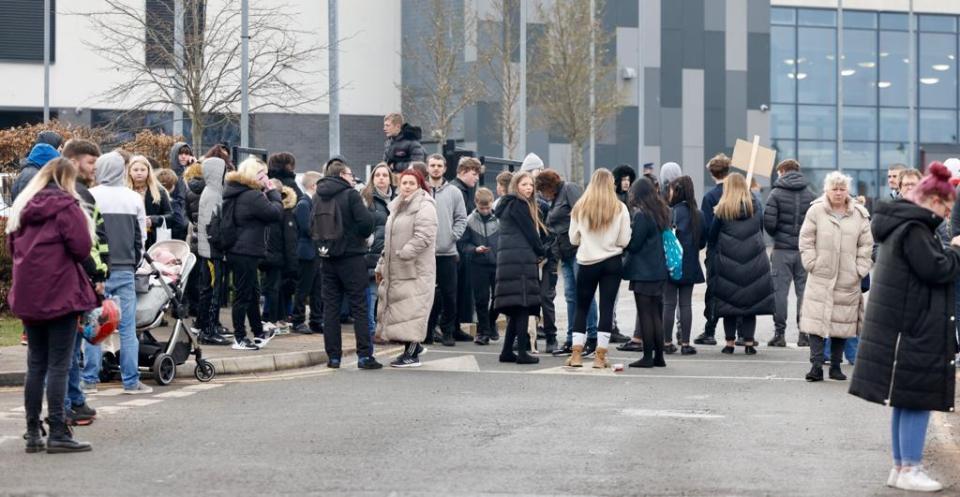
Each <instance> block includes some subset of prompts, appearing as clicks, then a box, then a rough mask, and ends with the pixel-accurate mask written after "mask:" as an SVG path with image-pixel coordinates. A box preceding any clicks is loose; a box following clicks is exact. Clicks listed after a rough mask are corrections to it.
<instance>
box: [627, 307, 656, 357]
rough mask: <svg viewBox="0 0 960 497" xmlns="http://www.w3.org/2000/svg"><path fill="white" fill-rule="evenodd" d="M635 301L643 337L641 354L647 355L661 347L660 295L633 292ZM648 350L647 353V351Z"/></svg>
mask: <svg viewBox="0 0 960 497" xmlns="http://www.w3.org/2000/svg"><path fill="white" fill-rule="evenodd" d="M633 299H634V301H635V302H636V303H637V323H638V325H639V328H640V329H639V330H637V331H639V332H640V337H641V338H642V339H643V354H644V355H645V356H649V355H650V354H652V353H653V352H655V351H657V350H659V349H662V347H663V320H662V314H661V312H662V310H661V308H662V305H663V304H662V301H663V298H662V297H651V296H649V295H642V294H639V293H634V294H633ZM648 352H649V353H648Z"/></svg>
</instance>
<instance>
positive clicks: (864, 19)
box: [843, 10, 877, 29]
mask: <svg viewBox="0 0 960 497" xmlns="http://www.w3.org/2000/svg"><path fill="white" fill-rule="evenodd" d="M843 27H844V28H865V29H877V13H876V12H864V11H858V10H844V11H843Z"/></svg>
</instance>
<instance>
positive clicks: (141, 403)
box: [119, 399, 163, 407]
mask: <svg viewBox="0 0 960 497" xmlns="http://www.w3.org/2000/svg"><path fill="white" fill-rule="evenodd" d="M161 402H163V399H135V400H128V401H126V402H121V403H120V404H119V405H121V406H130V407H146V406H150V405H153V404H159V403H161Z"/></svg>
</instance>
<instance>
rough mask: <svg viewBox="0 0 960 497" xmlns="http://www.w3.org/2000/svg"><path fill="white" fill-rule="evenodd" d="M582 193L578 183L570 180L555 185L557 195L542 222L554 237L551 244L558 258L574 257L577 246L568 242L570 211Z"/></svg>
mask: <svg viewBox="0 0 960 497" xmlns="http://www.w3.org/2000/svg"><path fill="white" fill-rule="evenodd" d="M581 195H583V189H582V188H580V185H578V184H576V183H570V182H561V183H560V186H558V187H557V196H556V197H554V199H553V201H552V202H550V204H549V210H548V211H547V215H546V220H545V221H544V223H543V224H545V225H546V226H547V229H548V230H550V233H551V234H552V235H553V236H554V237H556V243H555V244H554V245H553V252H554V256H555V257H556V258H557V259H558V260H562V259H567V258H571V257H575V256H576V255H577V247H576V246H575V245H573V244H571V243H570V237H569V236H568V234H569V233H570V212H572V211H573V206H574V205H575V204H576V203H577V200H580V196H581Z"/></svg>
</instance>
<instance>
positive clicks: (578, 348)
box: [567, 345, 583, 368]
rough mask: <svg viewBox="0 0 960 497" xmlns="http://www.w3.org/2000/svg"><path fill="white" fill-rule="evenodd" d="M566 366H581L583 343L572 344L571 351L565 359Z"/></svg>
mask: <svg viewBox="0 0 960 497" xmlns="http://www.w3.org/2000/svg"><path fill="white" fill-rule="evenodd" d="M567 366H570V367H571V368H582V367H583V345H574V346H573V353H572V354H570V357H569V358H568V359H567Z"/></svg>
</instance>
